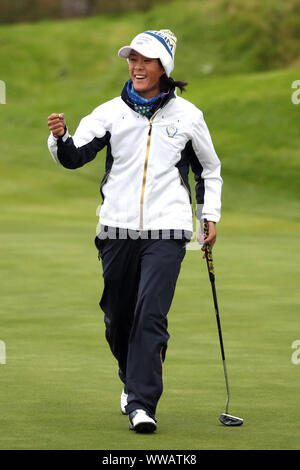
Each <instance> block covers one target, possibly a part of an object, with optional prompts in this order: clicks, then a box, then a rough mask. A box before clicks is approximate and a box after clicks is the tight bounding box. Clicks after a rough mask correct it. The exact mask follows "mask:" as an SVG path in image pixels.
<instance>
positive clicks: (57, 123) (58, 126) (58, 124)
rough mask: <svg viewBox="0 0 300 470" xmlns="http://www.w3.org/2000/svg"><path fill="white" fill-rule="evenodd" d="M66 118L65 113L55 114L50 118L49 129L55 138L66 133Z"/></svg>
mask: <svg viewBox="0 0 300 470" xmlns="http://www.w3.org/2000/svg"><path fill="white" fill-rule="evenodd" d="M65 125H66V123H65V116H64V114H63V113H61V114H57V113H53V114H51V115H50V116H49V117H48V127H49V130H50V131H51V132H52V134H53V135H54V137H56V138H58V137H61V136H62V135H64V133H65Z"/></svg>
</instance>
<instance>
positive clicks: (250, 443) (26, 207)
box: [0, 0, 300, 450]
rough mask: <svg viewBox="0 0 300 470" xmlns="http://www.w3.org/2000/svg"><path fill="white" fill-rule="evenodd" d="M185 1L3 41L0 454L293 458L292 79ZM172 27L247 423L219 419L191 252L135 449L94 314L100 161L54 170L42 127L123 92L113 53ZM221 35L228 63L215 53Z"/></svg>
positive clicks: (209, 306) (198, 265)
mask: <svg viewBox="0 0 300 470" xmlns="http://www.w3.org/2000/svg"><path fill="white" fill-rule="evenodd" d="M236 1H237V0H236ZM182 5H183V3H182V2H175V3H174V8H173V7H172V9H170V6H167V5H163V6H161V7H155V8H154V9H152V10H150V11H149V12H147V13H144V14H142V13H133V14H129V15H126V16H122V17H114V16H110V17H95V18H88V19H85V20H74V21H67V22H64V21H57V22H46V21H45V22H41V23H38V24H34V25H32V24H20V25H15V26H9V27H8V26H5V27H4V26H3V27H1V28H0V40H1V43H2V44H5V47H4V48H1V51H0V63H1V66H2V67H1V72H0V74H1V75H0V79H1V80H4V81H5V82H6V85H7V104H6V105H0V127H1V140H0V151H1V161H0V174H1V186H0V195H1V201H2V204H1V214H0V223H1V233H0V243H1V245H0V246H1V270H0V284H1V314H0V315H1V322H0V339H1V340H3V341H5V343H6V347H7V364H6V365H1V364H0V382H1V387H0V403H1V405H0V410H1V423H2V426H1V427H2V433H1V436H0V448H1V449H112V450H113V449H299V448H300V446H299V439H298V422H299V411H298V406H297V396H298V390H299V386H300V376H299V372H300V366H299V365H298V366H297V365H294V364H292V362H291V355H292V352H293V350H292V348H291V344H292V342H293V341H294V340H295V339H299V327H298V325H299V321H298V312H299V303H300V296H299V262H300V259H299V257H300V255H299V253H300V250H299V233H300V218H299V209H300V204H299V196H300V194H299V176H298V175H299V151H300V148H299V147H300V144H299V138H298V127H299V126H298V113H299V107H297V106H295V105H293V104H292V103H291V92H292V91H293V90H292V89H291V83H292V82H293V81H294V80H296V79H299V74H300V72H299V69H297V68H284V67H283V65H284V63H283V62H282V63H281V69H279V65H278V63H277V62H276V64H277V66H276V67H277V68H276V70H275V69H274V70H271V69H270V66H269V64H270V62H268V63H267V66H266V70H263V71H262V70H261V71H259V72H258V68H259V69H260V67H258V66H257V64H258V62H257V60H256V59H255V60H252V59H253V57H256V56H255V54H254V52H253V50H250V49H249V48H248V49H247V48H246V51H247V54H245V55H243V56H241V55H239V53H238V50H239V42H238V36H237V40H236V41H234V39H235V36H236V31H235V30H234V28H233V29H232V30H228V28H227V29H226V32H225V29H224V25H227V27H228V23H227V22H226V21H227V20H226V21H225V20H223V19H222V18H223V16H222V14H221V10H217V11H215V12H214V11H213V7H212V6H208V5H212V3H207V2H202V3H201V4H200V5H199V2H194V1H187V2H184V5H185V6H186V8H185V10H184V15H183V14H182V11H183V10H182ZM214 5H219V2H214ZM209 11H210V12H211V13H210V16H207V15H208V14H209ZM196 13H198V14H197V15H196ZM213 13H217V14H216V15H213ZM204 14H205V15H206V16H205V15H204ZM203 15H204V16H203ZM166 18H167V19H168V25H166ZM205 18H208V19H207V22H206V21H205ZM251 18H252V20H251V21H254V19H253V17H251ZM213 21H215V22H216V27H215V28H213V29H212V28H211V26H212V22H213ZM243 21H244V20H243ZM166 26H167V27H170V28H173V29H174V31H175V32H176V34H177V35H178V37H179V38H180V41H179V44H178V49H177V53H176V54H177V56H176V68H175V71H176V73H174V77H175V78H177V77H178V78H183V79H186V80H188V81H189V87H188V92H187V93H186V95H185V97H186V98H187V99H189V100H190V101H192V102H194V103H195V104H196V105H197V106H199V108H201V109H202V110H203V112H204V116H205V118H206V121H207V124H208V126H209V129H210V131H211V134H212V138H213V142H214V145H215V147H216V150H217V153H218V155H219V156H220V159H221V160H222V175H223V178H224V187H223V212H222V220H221V222H220V224H219V225H218V242H217V244H216V246H215V249H214V258H215V267H216V285H217V292H218V300H219V304H220V313H221V321H222V326H223V334H224V342H225V351H226V357H227V363H228V364H227V365H228V372H229V378H230V385H231V392H232V399H231V405H230V412H231V413H232V414H236V415H238V416H243V417H244V418H245V424H244V426H243V427H241V428H237V429H228V428H225V427H223V426H221V425H220V424H219V423H218V420H217V418H218V415H219V414H220V413H221V412H223V411H224V406H225V397H226V393H225V384H224V377H223V371H222V363H221V357H220V351H219V343H218V336H217V327H216V321H215V314H214V309H213V303H212V296H211V291H210V284H209V281H208V276H207V272H206V266H205V262H204V260H202V258H201V253H200V252H199V251H192V250H188V251H187V255H186V258H185V260H184V263H183V266H182V271H181V275H180V278H179V281H178V286H177V290H176V294H175V299H174V302H173V304H172V308H171V311H170V313H169V330H170V335H171V338H170V342H169V349H168V352H167V360H166V362H165V365H164V386H165V392H164V394H163V396H162V398H161V400H160V402H159V407H158V412H157V418H158V423H159V428H158V432H157V434H156V435H152V436H142V435H141V436H139V435H136V434H134V433H130V432H129V431H128V421H127V418H126V417H124V416H121V414H120V412H119V395H120V392H121V384H120V381H119V379H118V376H117V367H116V363H115V360H114V359H113V357H112V356H111V353H110V351H109V348H108V345H107V344H106V341H105V338H104V323H103V313H102V312H101V310H100V309H99V306H98V302H99V298H100V296H101V292H102V287H103V280H102V272H101V265H100V263H99V262H98V260H97V256H96V250H95V248H94V245H93V239H94V236H95V233H96V224H97V217H96V210H97V206H98V205H99V204H100V203H101V199H100V195H99V181H100V178H101V176H102V174H103V171H104V160H105V154H104V152H101V154H100V155H99V156H98V157H97V158H96V159H95V160H94V161H93V162H91V163H90V164H89V165H87V166H86V167H84V168H82V169H79V170H77V171H75V172H72V171H68V170H66V169H63V168H62V167H60V166H58V165H56V164H55V163H54V162H53V161H52V159H51V157H50V155H49V153H48V150H47V148H46V140H47V137H48V130H47V125H46V119H47V116H48V114H50V113H51V112H54V111H58V112H65V114H66V119H67V122H68V124H69V127H70V130H71V132H74V130H75V128H76V126H77V124H78V122H79V120H80V119H81V118H82V117H83V116H84V115H86V114H87V113H89V112H90V111H91V110H92V109H93V108H94V107H96V106H97V105H98V104H100V103H101V102H103V101H106V100H107V99H110V98H112V97H114V96H116V95H118V94H119V93H120V89H121V86H122V84H123V83H124V82H125V80H126V79H127V73H128V72H127V67H126V62H125V61H122V60H120V59H118V57H117V56H116V51H117V49H118V48H119V47H120V46H121V45H123V44H125V43H127V42H128V41H129V40H130V39H131V37H132V35H133V34H135V33H137V32H139V31H140V30H142V29H144V28H146V27H147V28H148V27H151V28H162V27H166ZM217 26H218V27H217ZM225 33H226V35H227V36H226V37H228V38H229V39H230V41H231V42H230V44H231V45H232V46H234V48H233V51H232V56H231V57H229V56H228V55H226V54H225V55H224V54H223V52H224V50H222V48H221V47H220V44H222V43H221V42H220V41H221V39H222V37H225V36H224V35H225ZM233 33H234V34H233ZM199 35H200V36H199ZM198 36H199V37H201V38H204V39H203V43H204V47H203V48H201V50H200V52H201V54H199V47H198V46H197V47H196V46H195V44H196V45H197V44H198V43H195V39H196V38H197V37H198ZM287 37H289V35H288V34H287ZM57 41H58V42H57ZM253 54H254V55H253ZM199 57H200V58H199ZM276 57H277V59H276V60H279V59H278V58H279V57H280V55H279V54H278V53H277V55H276ZM240 58H241V60H240ZM207 64H208V65H209V64H214V67H213V68H212V70H211V71H210V73H209V74H208V73H205V72H204V71H205V70H206V72H207V70H208V68H205V67H204V68H203V66H205V65H207ZM239 64H240V65H241V67H240V69H238V65H239ZM274 64H275V63H274ZM274 67H275V65H274ZM294 67H296V66H295V65H294ZM237 72H238V73H237ZM191 184H192V177H191Z"/></svg>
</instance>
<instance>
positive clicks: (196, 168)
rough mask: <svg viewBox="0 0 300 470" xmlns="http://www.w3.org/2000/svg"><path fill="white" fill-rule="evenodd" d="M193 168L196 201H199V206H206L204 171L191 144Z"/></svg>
mask: <svg viewBox="0 0 300 470" xmlns="http://www.w3.org/2000/svg"><path fill="white" fill-rule="evenodd" d="M190 155H191V168H192V171H193V173H194V178H195V181H196V186H195V193H196V201H197V204H204V191H205V188H204V179H203V178H202V176H201V175H202V171H203V167H202V165H201V163H200V162H199V160H198V158H197V156H196V154H195V152H194V149H193V146H192V143H191V154H190Z"/></svg>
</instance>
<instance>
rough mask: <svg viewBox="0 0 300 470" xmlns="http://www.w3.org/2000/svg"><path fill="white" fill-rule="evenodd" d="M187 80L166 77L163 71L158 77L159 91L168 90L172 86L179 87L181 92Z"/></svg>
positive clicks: (184, 88)
mask: <svg viewBox="0 0 300 470" xmlns="http://www.w3.org/2000/svg"><path fill="white" fill-rule="evenodd" d="M187 85H188V83H187V82H183V81H181V80H174V78H172V77H168V76H167V75H166V74H165V73H164V74H163V75H162V76H161V77H160V89H161V91H169V90H170V89H172V88H175V87H177V88H179V89H180V91H181V93H182V92H183V91H186V86H187Z"/></svg>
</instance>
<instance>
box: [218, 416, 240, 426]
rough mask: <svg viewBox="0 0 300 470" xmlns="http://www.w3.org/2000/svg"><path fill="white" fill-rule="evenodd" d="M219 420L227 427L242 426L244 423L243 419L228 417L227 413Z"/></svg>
mask: <svg viewBox="0 0 300 470" xmlns="http://www.w3.org/2000/svg"><path fill="white" fill-rule="evenodd" d="M219 420H220V421H221V423H222V424H224V425H225V426H241V425H242V424H243V422H244V420H243V418H238V417H237V416H232V415H228V414H227V413H222V414H221V415H220V416H219Z"/></svg>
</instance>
